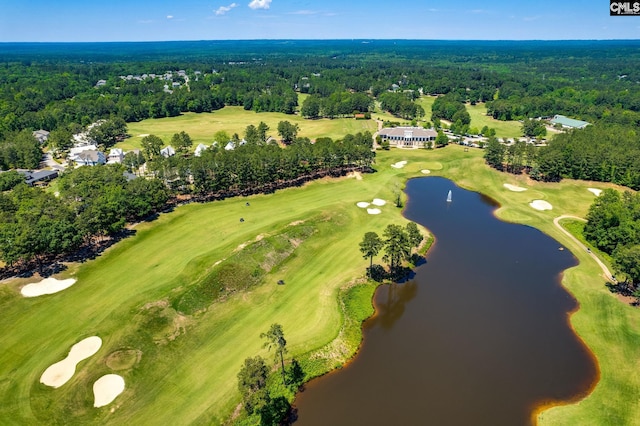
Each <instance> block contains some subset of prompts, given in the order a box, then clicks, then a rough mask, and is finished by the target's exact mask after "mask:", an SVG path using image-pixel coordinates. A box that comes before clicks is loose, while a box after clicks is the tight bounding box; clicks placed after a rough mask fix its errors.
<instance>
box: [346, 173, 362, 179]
mask: <svg viewBox="0 0 640 426" xmlns="http://www.w3.org/2000/svg"><path fill="white" fill-rule="evenodd" d="M347 177H348V178H356V180H362V175H361V174H360V172H351V173H347Z"/></svg>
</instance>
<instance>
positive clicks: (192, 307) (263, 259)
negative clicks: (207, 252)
mask: <svg viewBox="0 0 640 426" xmlns="http://www.w3.org/2000/svg"><path fill="white" fill-rule="evenodd" d="M313 232H314V227H312V226H309V225H301V224H298V225H296V226H291V227H289V228H288V229H287V230H286V231H285V232H283V233H282V234H279V235H274V236H272V237H268V238H263V239H260V240H259V241H256V242H252V243H250V244H248V245H247V246H243V247H242V248H241V249H240V250H239V251H238V252H237V253H235V254H233V255H232V256H231V257H229V258H228V259H226V260H224V261H222V262H221V263H219V264H218V265H214V266H213V268H212V269H211V270H210V271H208V272H207V273H206V274H205V275H204V276H203V277H202V278H200V279H199V280H198V281H196V282H195V283H192V284H189V285H188V287H187V288H186V289H184V290H183V291H181V292H177V294H175V295H174V296H173V297H172V306H173V307H174V308H175V309H176V310H177V311H178V312H181V313H184V314H187V315H191V314H193V313H195V312H197V311H199V310H202V309H206V308H207V307H209V306H210V305H211V304H212V303H213V302H214V301H215V300H217V299H218V298H220V297H222V296H225V295H229V294H231V293H235V292H238V291H245V290H247V289H249V288H251V287H253V286H254V285H257V284H259V283H261V282H263V281H264V279H265V277H266V275H267V274H268V273H270V272H272V271H273V270H274V269H276V268H278V267H279V266H280V265H281V264H282V263H283V262H284V261H285V260H286V259H287V258H288V257H289V256H291V254H293V252H294V250H295V248H296V247H297V246H299V245H300V244H301V243H302V242H303V241H304V240H305V239H307V238H308V237H309V236H310V235H311V234H313Z"/></svg>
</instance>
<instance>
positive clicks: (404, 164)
mask: <svg viewBox="0 0 640 426" xmlns="http://www.w3.org/2000/svg"><path fill="white" fill-rule="evenodd" d="M406 165H407V162H406V161H398V162H397V163H395V164H392V165H391V167H393V168H394V169H401V168H403V167H404V166H406Z"/></svg>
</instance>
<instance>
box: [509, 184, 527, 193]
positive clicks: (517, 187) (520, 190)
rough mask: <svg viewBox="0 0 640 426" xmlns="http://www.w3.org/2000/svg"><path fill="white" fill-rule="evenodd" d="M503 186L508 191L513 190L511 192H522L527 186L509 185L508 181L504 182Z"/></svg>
mask: <svg viewBox="0 0 640 426" xmlns="http://www.w3.org/2000/svg"><path fill="white" fill-rule="evenodd" d="M503 186H504V187H505V188H507V189H508V190H509V191H513V192H522V191H526V190H527V188H523V187H521V186H515V185H511V184H510V183H505V184H504V185H503Z"/></svg>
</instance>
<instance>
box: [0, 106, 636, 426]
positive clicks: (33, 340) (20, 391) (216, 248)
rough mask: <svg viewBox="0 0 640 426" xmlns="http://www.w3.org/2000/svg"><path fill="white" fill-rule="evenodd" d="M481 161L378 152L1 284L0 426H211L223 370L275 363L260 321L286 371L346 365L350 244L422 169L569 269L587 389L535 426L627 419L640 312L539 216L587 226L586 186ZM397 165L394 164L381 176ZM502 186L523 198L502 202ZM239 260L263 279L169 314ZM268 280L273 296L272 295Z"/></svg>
mask: <svg viewBox="0 0 640 426" xmlns="http://www.w3.org/2000/svg"><path fill="white" fill-rule="evenodd" d="M214 114H215V113H214ZM214 114H211V116H213V115H214ZM251 114H253V113H251ZM252 116H253V117H256V123H257V122H258V121H260V119H263V120H264V116H263V115H262V114H260V115H255V114H253V115H252ZM355 122H356V121H355V120H354V123H355ZM357 123H362V122H357ZM246 124H247V123H245V125H246ZM185 130H186V129H185ZM482 153H483V152H482V151H481V150H476V149H471V150H469V151H468V152H465V151H464V149H463V148H462V147H460V146H457V145H450V146H448V147H446V148H443V149H437V150H415V151H408V150H407V151H405V150H395V149H392V150H391V151H384V152H379V153H378V158H377V160H376V165H375V167H376V169H377V172H376V173H372V174H365V175H363V179H362V180H357V179H353V178H347V177H344V178H340V179H323V180H319V181H315V182H312V183H309V184H307V185H305V186H304V187H300V188H289V189H285V190H282V191H278V192H276V193H275V194H270V195H255V196H251V197H247V198H234V199H227V200H224V201H219V202H213V203H208V204H189V205H186V206H181V207H178V208H176V209H175V210H174V211H173V212H171V213H168V214H163V215H161V216H160V217H159V218H158V219H157V220H155V221H153V222H150V223H143V224H140V225H138V226H136V228H135V229H136V235H135V236H133V237H131V238H128V239H125V240H123V241H121V242H119V243H118V244H116V245H114V246H113V247H111V248H110V249H108V250H107V251H106V252H104V253H103V254H102V255H101V256H99V257H98V258H96V259H95V260H90V261H87V262H85V263H83V264H81V265H75V266H74V265H70V268H69V269H68V270H67V271H65V272H64V273H62V274H60V276H57V278H67V277H68V276H69V275H73V276H75V277H76V278H77V279H78V282H77V283H76V284H75V285H74V286H73V287H71V288H69V289H67V290H65V291H63V292H60V293H57V294H54V295H49V296H43V297H39V298H32V299H26V298H23V297H21V296H20V293H19V290H20V287H21V286H22V285H24V284H25V283H27V282H34V281H37V280H38V278H37V277H32V278H29V279H26V278H21V279H17V280H12V281H9V282H4V283H3V284H1V285H0V310H1V311H2V315H1V316H0V327H1V328H2V330H3V333H2V334H0V348H2V350H0V419H2V422H1V423H3V424H17V425H23V424H45V423H46V424H96V423H99V424H125V423H129V424H154V423H156V422H157V421H158V419H162V421H163V422H166V423H168V424H176V425H182V424H221V423H224V422H225V420H226V419H228V418H229V417H230V416H231V414H232V413H233V412H234V410H235V409H236V407H237V406H238V403H239V401H240V395H239V392H238V391H237V385H236V374H237V372H238V370H239V369H240V366H241V364H242V362H243V360H244V359H245V358H247V357H249V356H255V355H262V356H263V357H264V358H265V359H268V360H270V361H271V362H273V365H274V366H275V361H274V360H273V353H272V352H268V351H267V350H266V349H263V348H262V343H263V342H262V341H261V339H260V338H259V335H260V333H262V332H265V331H267V330H268V328H269V326H270V325H271V324H272V323H274V322H277V323H280V324H282V326H283V329H284V332H285V336H286V338H287V342H288V349H289V353H288V361H290V360H291V359H292V358H293V357H295V358H297V359H298V360H300V361H301V363H303V366H304V368H305V373H306V374H307V375H308V376H309V377H311V376H313V375H317V374H321V373H322V372H324V371H325V370H327V369H329V368H334V367H338V366H340V365H342V364H344V362H346V360H348V359H349V357H350V356H351V355H352V354H353V352H354V350H356V348H357V347H358V345H359V341H360V323H361V321H362V319H363V318H365V317H366V316H367V315H368V314H369V313H370V312H371V311H370V309H371V308H370V305H371V294H372V292H373V286H369V285H368V284H365V283H364V282H362V283H361V284H359V283H360V282H361V280H363V278H364V273H365V268H366V267H367V266H368V264H369V261H368V259H363V258H362V255H361V254H360V252H359V250H358V243H359V242H360V241H361V239H362V236H363V235H364V233H365V232H367V231H377V232H382V230H383V229H384V228H385V227H386V225H388V224H389V223H398V224H401V225H404V224H405V223H406V220H405V219H403V218H402V216H401V210H400V209H397V208H395V207H394V206H393V202H392V201H393V200H394V191H395V189H396V188H398V187H399V188H401V187H402V185H403V184H404V182H406V180H407V179H408V178H412V177H422V176H424V175H423V174H422V173H421V170H423V169H431V170H432V174H433V175H440V176H445V177H447V178H450V179H453V180H454V181H456V182H457V183H458V184H459V185H461V186H463V187H465V188H467V189H471V190H475V191H479V192H482V193H484V194H486V195H488V196H490V197H492V198H493V199H495V200H496V201H498V202H499V203H500V204H501V205H502V207H501V208H500V209H499V210H498V211H497V213H496V215H497V216H498V217H500V218H501V219H503V220H507V221H512V222H517V223H523V224H526V225H530V226H534V227H536V228H539V229H541V230H542V231H544V232H546V233H547V234H549V235H550V236H552V237H553V238H556V239H557V240H558V241H559V243H560V244H562V245H564V246H565V247H567V248H568V249H570V250H572V252H573V253H574V254H575V256H576V257H577V258H578V259H579V261H580V265H579V266H577V267H574V268H571V269H569V270H567V271H566V272H565V274H564V277H563V284H564V285H565V286H566V287H567V288H568V290H569V291H570V292H571V293H572V294H573V295H574V296H575V297H576V298H577V300H578V301H579V303H580V310H579V311H577V312H576V313H574V314H573V315H571V317H570V321H571V324H572V326H573V327H574V329H575V330H576V331H577V333H578V335H579V336H580V337H581V338H582V339H583V340H584V341H585V343H586V345H587V346H588V347H589V348H591V350H592V351H593V352H594V353H595V355H596V357H597V359H598V363H599V367H600V371H601V380H600V382H599V383H598V384H597V386H596V387H595V389H594V391H593V393H591V394H590V395H588V396H587V397H586V398H584V399H583V400H581V401H580V402H579V403H576V404H572V405H566V406H561V407H555V408H552V409H549V410H546V411H544V412H542V413H541V414H540V416H539V420H540V424H554V425H555V424H562V425H564V424H570V425H573V424H616V425H618V424H620V425H624V424H634V423H636V421H637V419H638V418H640V405H638V404H637V401H636V398H635V397H633V396H634V395H639V394H640V368H639V367H640V365H638V364H639V363H640V361H639V360H640V310H639V309H638V308H634V307H630V306H627V305H625V304H624V303H621V302H620V301H619V300H618V299H617V298H616V297H615V295H613V294H611V293H610V292H609V290H608V289H607V288H606V287H605V285H604V282H603V280H602V278H601V277H600V276H601V272H600V270H599V267H598V266H597V265H596V264H595V262H593V261H592V259H591V258H590V257H589V256H588V253H586V252H583V250H580V249H579V248H578V247H576V246H574V244H573V243H572V242H571V241H569V240H568V238H567V237H566V236H564V234H563V233H561V232H560V231H559V230H558V229H557V228H556V227H555V226H554V225H553V218H554V217H557V216H559V215H562V214H568V215H575V216H579V217H584V216H585V215H586V213H587V211H588V208H589V205H590V204H591V203H592V202H593V200H594V197H593V194H591V193H590V192H589V191H587V188H588V187H592V186H593V183H592V182H577V181H569V180H568V181H563V182H561V183H540V182H532V181H530V180H528V179H527V178H526V177H525V176H513V175H509V174H502V173H499V172H496V171H494V170H491V169H489V168H487V167H486V166H485V165H484V162H483V160H482ZM398 161H407V162H408V163H407V165H406V166H405V167H404V168H403V169H394V168H392V167H391V164H394V163H396V162H398ZM434 165H439V166H440V167H439V168H436V167H432V166H434ZM504 183H510V184H513V185H518V186H522V187H526V188H527V189H528V190H527V191H525V192H520V193H515V192H511V191H509V190H507V189H506V188H504V187H503V184H504ZM599 187H611V188H617V187H615V186H613V185H609V184H599ZM373 198H382V199H385V200H387V205H385V206H384V207H383V208H382V214H380V215H376V216H371V215H368V214H367V213H366V211H364V210H363V209H359V208H358V207H356V203H357V202H359V201H367V200H371V199H373ZM534 199H541V200H546V201H548V202H549V203H551V204H552V206H553V210H551V211H537V210H534V209H532V208H531V207H530V206H529V202H531V201H532V200H534ZM247 201H249V202H250V206H247V205H246V202H247ZM404 201H406V200H404ZM240 217H243V218H244V219H245V221H244V222H240V221H239V218H240ZM300 221H302V224H301V226H302V227H304V226H309V227H312V228H313V230H314V231H313V233H312V234H310V235H306V236H301V237H300V238H298V237H295V236H293V237H292V236H291V235H290V234H289V232H290V231H291V229H303V228H296V225H292V223H300ZM284 235H286V236H284ZM260 236H262V240H267V241H266V242H265V243H264V245H262V244H258V243H259V242H261V241H262V240H260V239H259V238H260ZM436 238H437V236H436ZM270 239H271V240H270ZM296 244H297V245H296ZM294 246H295V247H294ZM292 247H293V251H290V250H291V249H292ZM245 250H246V251H245ZM269 253H274V254H273V255H269ZM278 253H280V254H278ZM284 253H289V254H287V255H286V256H284ZM243 256H244V257H243ZM270 256H271V257H270ZM376 260H377V259H376ZM217 262H220V263H218V264H217V265H216V263H217ZM238 263H242V264H243V265H244V264H245V263H247V264H250V265H253V266H252V267H249V268H248V269H247V270H248V271H250V272H248V273H249V276H251V272H254V271H257V273H259V274H260V275H261V278H260V279H259V280H257V281H256V282H255V283H253V284H251V286H248V287H247V288H245V289H244V290H242V291H240V290H236V291H230V292H227V293H224V294H221V295H218V296H217V297H215V298H213V299H206V302H207V303H208V301H209V300H214V301H213V303H211V304H209V305H208V306H207V307H206V308H203V309H191V310H189V312H193V313H190V314H187V313H185V312H182V311H181V309H180V306H179V305H175V306H177V307H178V308H179V309H176V308H175V306H174V302H175V301H179V300H180V297H181V295H184V294H186V293H185V292H187V291H188V290H189V288H192V286H197V285H200V284H201V283H203V282H209V281H206V280H212V281H215V280H219V281H216V282H226V281H220V278H219V275H220V274H221V272H220V271H224V270H225V268H228V266H227V267H225V266H223V265H234V264H236V265H237V264H238ZM256 265H260V267H259V268H256ZM217 266H220V268H217ZM225 273H229V274H231V273H234V272H225ZM246 273H247V272H243V274H246ZM222 275H223V276H224V274H222ZM242 276H246V275H242ZM280 279H281V280H283V281H284V283H285V284H284V285H277V281H278V280H280ZM349 283H353V284H356V285H355V286H351V285H349ZM199 303H200V302H199ZM201 305H202V306H204V305H206V303H202V304H201ZM185 310H187V309H186V308H185ZM91 335H98V336H100V337H101V338H102V339H103V346H102V348H101V349H100V350H99V351H98V353H96V355H94V356H93V357H91V358H89V359H87V360H85V361H82V362H81V363H80V364H79V365H78V368H77V370H76V374H75V376H74V377H73V378H72V379H71V380H70V381H69V382H68V383H66V384H65V385H64V386H62V387H60V388H59V389H52V388H49V387H46V386H44V385H42V384H40V383H39V378H40V375H41V374H42V372H43V371H44V370H45V369H46V368H47V367H48V366H49V365H51V364H52V363H54V362H56V361H59V360H61V359H62V358H64V357H65V356H66V353H67V352H68V350H69V348H70V347H71V345H73V344H74V343H77V342H78V341H79V340H81V339H82V338H85V337H88V336H91ZM123 350H126V351H135V353H136V354H139V360H138V358H137V355H136V360H135V362H131V359H128V360H122V361H121V362H119V363H118V362H116V363H115V364H114V362H113V356H112V354H113V353H114V352H118V351H123ZM110 357H111V358H110ZM114 367H115V368H116V369H119V370H117V371H118V374H120V375H122V376H123V377H124V379H125V382H126V389H125V391H124V393H123V394H121V395H120V396H118V398H117V399H116V400H115V401H114V402H113V403H112V404H111V405H109V406H106V407H104V408H100V409H95V408H93V406H92V405H93V396H92V390H91V386H92V384H93V383H94V382H95V380H96V379H97V378H98V377H100V376H101V375H103V374H108V373H111V372H114ZM167 407H170V409H168V408H167Z"/></svg>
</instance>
